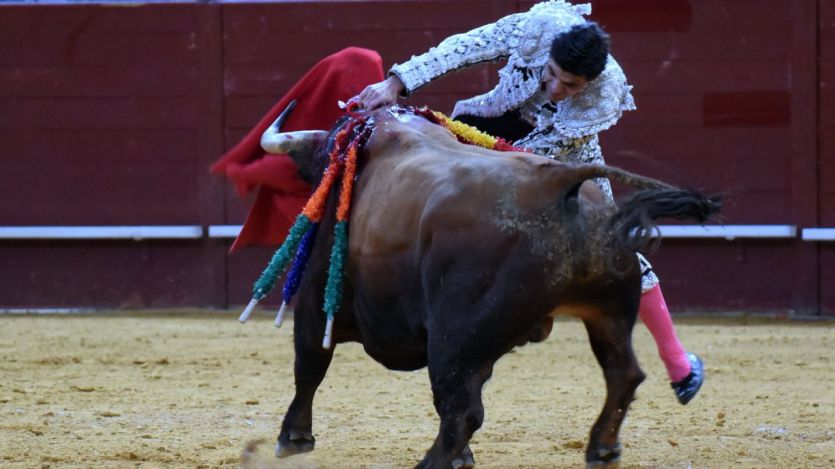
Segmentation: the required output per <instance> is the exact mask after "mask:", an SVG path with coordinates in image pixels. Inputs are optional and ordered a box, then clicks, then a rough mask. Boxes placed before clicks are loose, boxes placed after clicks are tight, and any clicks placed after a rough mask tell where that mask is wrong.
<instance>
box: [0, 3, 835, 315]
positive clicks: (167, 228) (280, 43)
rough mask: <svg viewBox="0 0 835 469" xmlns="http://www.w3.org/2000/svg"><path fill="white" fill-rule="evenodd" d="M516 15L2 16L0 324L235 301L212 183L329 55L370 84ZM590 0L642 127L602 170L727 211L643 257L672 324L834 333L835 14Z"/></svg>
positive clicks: (450, 86)
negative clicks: (728, 321)
mask: <svg viewBox="0 0 835 469" xmlns="http://www.w3.org/2000/svg"><path fill="white" fill-rule="evenodd" d="M532 3H533V2H530V1H510V0H499V1H490V2H485V1H428V0H424V1H421V0H412V1H400V0H398V1H383V0H380V1H369V2H355V1H323V2H315V1H299V2H259V3H237V2H230V3H217V2H209V3H205V2H200V3H168V4H157V3H154V4H135V5H131V6H130V7H125V6H124V5H112V4H105V5H37V6H31V5H29V6H25V5H12V6H10V5H0V273H2V275H0V308H5V309H14V308H22V309H26V308H76V307H82V308H87V307H90V308H110V307H192V306H198V307H225V306H229V305H239V304H242V303H245V302H246V300H247V298H248V296H249V290H250V286H251V283H252V281H253V280H254V279H255V277H256V275H257V274H258V273H259V272H260V270H261V268H262V266H263V265H264V263H265V262H266V260H267V258H268V256H269V255H270V252H271V250H270V249H267V248H253V249H245V250H243V251H240V252H237V253H235V254H233V255H229V254H228V253H227V251H228V248H229V246H230V244H231V241H232V238H231V237H230V235H229V234H228V233H229V230H231V232H232V233H234V230H235V227H236V226H237V225H240V224H241V223H242V222H243V221H244V219H245V217H246V212H247V209H248V207H249V205H250V204H251V202H252V198H251V196H250V197H247V198H244V199H241V198H239V197H238V196H237V194H235V192H234V189H233V188H232V187H231V186H230V185H228V184H226V183H225V181H224V180H222V179H221V178H219V177H216V176H212V175H210V174H209V172H208V167H209V165H210V164H211V163H212V162H213V161H214V160H215V159H216V158H217V157H218V156H219V155H220V154H222V153H223V152H224V151H225V150H226V149H228V148H230V147H231V146H232V145H234V144H235V143H236V142H237V141H238V140H239V139H240V138H241V137H242V136H243V135H244V133H245V132H246V131H247V130H248V129H249V128H250V127H251V126H252V125H253V124H254V123H255V122H256V121H257V120H258V119H259V118H260V117H261V115H262V114H263V113H264V112H265V111H266V110H267V109H268V108H269V107H271V105H272V104H273V103H274V102H275V101H276V99H277V98H278V97H279V96H281V94H282V93H283V92H284V91H286V90H287V89H288V88H289V87H290V86H291V85H292V84H293V83H294V81H295V80H296V79H297V78H299V77H300V76H301V75H302V74H303V73H304V72H305V71H306V70H307V69H308V67H310V66H311V65H312V64H314V63H315V62H316V61H318V60H319V59H320V58H322V57H324V56H325V55H327V54H330V53H332V52H335V51H337V50H339V49H341V48H343V47H346V46H349V45H356V46H363V47H368V48H372V49H376V50H378V51H379V52H380V54H381V55H382V56H383V57H384V59H385V60H386V63H385V66H389V65H391V64H392V63H394V62H397V61H401V60H404V59H406V58H408V57H409V56H410V55H411V54H416V53H419V52H422V51H424V50H426V49H427V48H428V47H430V46H432V45H435V44H436V43H438V42H439V41H440V40H442V39H443V38H445V37H447V36H449V35H450V34H453V33H455V32H460V31H464V30H467V29H470V28H473V27H476V26H479V25H482V24H485V23H487V22H490V21H493V20H495V19H496V18H499V17H501V16H503V15H505V14H508V13H511V12H514V11H523V10H525V9H527V8H528V7H529V6H530V5H531V4H532ZM591 3H592V5H593V9H594V14H593V17H594V18H595V19H596V20H598V21H599V22H600V23H601V24H602V25H603V26H604V27H605V28H606V29H607V30H608V31H609V32H610V33H611V35H612V38H613V52H614V55H615V57H616V58H617V59H618V61H619V62H620V63H621V65H622V66H623V68H624V69H625V71H626V73H627V76H628V77H629V79H630V81H631V82H632V84H633V85H634V86H635V89H634V94H635V97H636V101H637V104H638V108H639V109H638V111H635V112H630V113H627V114H626V115H625V116H624V117H623V119H622V120H621V122H620V123H619V124H618V125H617V126H616V127H615V128H613V129H612V130H609V131H607V132H604V134H603V135H602V142H603V148H604V155H605V156H606V159H607V161H608V162H609V163H611V164H614V165H618V166H621V167H624V168H627V169H630V170H633V171H637V172H641V173H644V174H648V175H651V176H654V177H658V178H661V179H664V180H667V181H669V182H672V183H675V184H680V185H683V186H691V187H700V188H704V189H706V190H709V191H727V192H728V193H729V195H730V198H729V203H728V206H727V210H726V211H725V214H724V219H723V223H724V224H725V225H724V226H723V227H719V228H717V229H715V230H713V231H712V232H710V233H707V232H705V231H704V230H702V231H698V230H696V231H694V230H693V229H692V227H683V228H682V229H681V230H679V231H676V230H675V228H676V227H674V226H673V227H670V229H669V230H667V231H665V232H666V233H669V234H670V235H671V236H670V237H667V238H666V239H665V240H664V242H663V246H662V247H661V249H660V250H659V251H658V252H656V253H655V254H653V255H652V256H651V259H652V260H653V262H654V264H655V267H656V270H657V272H658V273H659V275H660V277H661V279H662V283H663V285H664V288H665V293H666V295H667V297H668V300H669V302H670V304H671V307H672V308H673V309H674V310H675V311H679V312H681V311H744V312H751V313H770V314H785V315H817V314H824V315H835V292H834V291H833V289H832V288H831V286H832V285H833V284H835V244H833V243H832V240H831V239H832V238H835V236H832V233H833V231H827V230H832V229H833V227H835V189H833V187H835V179H834V178H835V143H833V142H835V139H833V138H832V135H833V132H835V65H833V64H835V60H833V59H835V1H832V0H803V1H793V0H706V1H687V0H633V1H630V2H623V1H619V0H593V1H592V2H591ZM496 69H497V65H488V66H485V67H480V68H477V69H472V70H467V71H465V72H461V73H457V74H454V75H452V76H449V77H446V78H444V79H443V80H441V81H439V82H438V83H436V84H433V85H432V86H431V87H428V88H426V89H423V90H421V91H420V92H419V93H418V94H417V95H416V96H415V97H414V98H411V99H410V100H409V101H407V102H410V103H412V104H426V105H428V106H430V107H432V108H435V109H438V110H442V111H446V112H449V111H450V110H451V108H452V104H453V103H454V101H455V100H456V99H459V98H462V97H466V96H471V95H473V94H476V93H478V92H480V91H483V90H486V89H488V88H489V87H490V85H491V84H492V83H493V82H494V80H495V78H494V75H495V70H496ZM57 227H63V228H57ZM79 227H90V229H88V230H86V231H85V230H80V229H79ZM126 227H128V229H125V228H126ZM120 228H121V230H120ZM225 230H226V231H225ZM224 233H226V234H224ZM676 233H678V234H676ZM713 233H716V234H713Z"/></svg>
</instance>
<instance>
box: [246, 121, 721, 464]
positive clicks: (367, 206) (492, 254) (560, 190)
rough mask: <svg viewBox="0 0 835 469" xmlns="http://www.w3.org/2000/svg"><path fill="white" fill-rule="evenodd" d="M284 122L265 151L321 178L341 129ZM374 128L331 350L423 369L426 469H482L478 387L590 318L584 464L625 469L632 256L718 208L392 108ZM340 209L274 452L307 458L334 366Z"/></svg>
mask: <svg viewBox="0 0 835 469" xmlns="http://www.w3.org/2000/svg"><path fill="white" fill-rule="evenodd" d="M287 112H289V111H287ZM287 112H285V113H284V114H283V115H282V116H280V117H279V119H278V120H277V121H276V123H275V124H274V125H273V126H272V127H271V128H270V129H269V130H267V132H266V133H265V134H264V136H263V138H262V146H263V147H264V148H265V149H266V150H267V151H269V152H272V153H282V154H289V155H290V156H291V157H292V158H293V159H294V160H295V161H296V162H297V164H298V166H299V168H300V174H301V175H302V176H303V177H306V178H308V179H313V178H315V177H316V176H315V175H316V174H321V168H322V164H323V163H322V162H323V160H325V159H326V158H323V156H322V155H326V154H327V153H328V149H329V147H331V146H333V140H334V134H335V131H336V130H338V129H339V124H338V125H337V127H336V128H335V130H334V131H331V132H330V133H328V132H325V131H304V132H292V133H280V126H281V123H282V121H283V120H284V119H285V118H286V115H287ZM372 118H373V120H374V123H375V130H374V131H373V133H372V134H371V136H370V138H368V141H367V143H366V145H365V149H364V151H363V154H362V155H361V157H362V160H363V167H362V170H361V171H360V172H359V173H358V176H357V179H356V186H355V189H354V196H353V208H352V217H351V222H350V227H349V243H348V255H347V261H346V263H345V272H344V274H345V277H344V293H343V296H342V298H341V307H340V313H339V314H338V315H337V316H336V319H335V322H334V323H333V325H332V328H333V329H332V340H333V343H334V344H338V343H342V342H348V341H356V342H359V343H361V344H362V345H363V346H364V348H365V351H366V352H367V353H368V355H370V356H371V357H372V358H373V359H374V360H376V361H378V362H379V363H381V364H382V365H383V366H385V367H387V368H389V369H392V370H416V369H419V368H422V367H428V371H429V378H430V381H431V386H432V392H433V397H434V405H435V409H436V411H437V412H438V415H439V416H440V428H439V431H438V435H437V437H436V439H435V441H434V443H433V444H432V446H431V447H430V448H429V450H428V451H427V452H426V454H425V456H424V458H423V460H422V461H421V462H420V463H419V464H418V466H417V467H426V468H428V467H433V468H441V467H443V468H448V467H473V465H474V458H473V455H472V452H471V451H470V448H469V440H470V438H471V437H472V435H473V433H474V432H475V431H476V430H478V429H479V428H480V427H481V425H482V422H483V420H484V407H483V404H482V396H481V391H482V386H483V385H484V383H485V382H486V381H487V380H488V379H489V378H490V376H491V374H492V372H493V366H494V365H495V363H496V362H497V360H499V358H501V357H502V356H503V355H505V354H506V353H508V352H509V351H510V350H512V349H513V348H514V347H517V346H521V345H524V344H526V343H528V342H540V341H542V340H545V339H546V338H547V337H548V335H549V333H550V332H551V328H552V326H553V320H554V317H555V316H557V315H569V316H574V317H576V318H579V319H580V320H582V321H583V323H584V324H585V327H586V330H587V332H588V337H589V341H590V343H591V347H592V350H593V352H594V355H595V357H596V358H597V360H598V362H599V364H600V366H601V368H602V369H603V375H604V377H605V382H606V400H605V403H604V405H603V409H602V411H601V412H600V415H599V417H598V418H597V420H596V421H595V423H594V425H593V426H592V428H591V431H590V434H589V441H588V446H587V449H586V462H587V464H588V465H589V466H606V465H610V464H613V463H616V462H617V461H618V460H619V458H620V455H621V446H620V444H619V441H618V433H619V430H620V426H621V423H622V422H623V419H624V417H625V416H626V411H627V409H628V407H629V404H630V402H631V401H632V400H633V396H634V392H635V389H636V388H637V387H638V385H639V384H640V383H641V382H642V381H643V379H644V377H645V375H644V373H643V372H642V371H641V369H640V367H639V366H638V362H637V360H636V358H635V354H634V353H633V350H632V344H631V336H632V328H633V326H634V324H635V320H636V317H637V312H638V304H639V301H640V294H641V282H640V276H641V272H640V270H639V265H638V262H637V260H636V256H635V252H636V251H638V250H642V249H645V248H646V247H647V246H648V245H649V244H650V243H651V242H652V241H651V240H652V239H653V234H654V233H653V232H654V230H655V224H654V221H655V220H657V219H659V218H661V217H674V218H693V219H695V220H697V221H699V222H705V221H706V220H708V219H709V218H710V217H711V216H712V215H713V214H715V213H717V212H718V210H719V208H720V205H721V203H720V200H719V199H718V198H716V197H707V196H705V195H703V194H701V193H698V192H696V191H691V190H682V189H678V188H675V187H672V186H669V185H667V184H664V183H662V182H659V181H656V180H653V179H650V178H646V177H642V176H639V175H635V174H632V173H629V172H626V171H623V170H621V169H617V168H614V167H611V166H598V165H570V164H564V163H560V162H557V161H553V160H550V159H547V158H543V157H540V156H536V155H530V154H527V153H514V152H497V151H491V150H487V149H483V148H479V147H475V146H472V145H464V144H462V143H460V142H459V141H458V140H456V138H455V137H454V136H453V135H452V134H451V133H450V132H449V131H448V130H447V129H446V128H444V127H442V126H439V125H436V124H434V123H431V122H429V121H428V120H426V119H424V118H422V117H419V116H416V115H414V114H410V113H407V112H400V111H398V108H388V109H383V110H378V111H375V112H374V113H373V114H372ZM316 165H319V169H318V170H317V169H314V168H315V167H316ZM601 177H605V178H609V179H611V180H613V181H616V182H618V183H621V184H624V185H627V186H631V187H635V188H638V189H641V190H639V191H635V192H634V193H633V194H631V195H630V196H629V197H627V198H626V199H624V200H623V201H622V202H621V203H620V204H619V205H614V204H612V203H610V202H608V201H607V200H606V198H605V197H604V196H603V194H602V193H601V191H600V190H599V189H598V188H597V186H596V185H595V184H594V183H592V182H591V181H590V179H592V178H601ZM331 199H332V200H330V201H329V207H330V208H329V209H328V210H329V215H326V217H325V218H324V219H323V220H322V225H321V228H320V230H319V233H320V237H321V236H325V239H320V240H319V241H317V243H316V245H315V247H314V248H313V251H312V253H311V255H310V259H309V264H308V267H307V270H306V271H305V274H304V277H303V278H302V283H301V289H300V293H299V297H298V302H297V305H296V307H295V316H294V318H295V319H294V345H295V397H294V398H293V400H292V402H291V404H290V406H289V408H288V410H287V413H286V415H285V417H284V421H283V423H282V425H281V431H280V434H279V435H278V442H277V445H276V455H277V456H279V457H284V456H289V455H293V454H297V453H302V452H308V451H312V450H313V448H314V444H315V439H314V437H313V433H312V404H313V397H314V394H315V392H316V389H317V388H318V386H319V385H320V383H321V382H322V380H323V378H324V376H325V373H326V371H327V369H328V367H329V365H330V363H331V359H332V357H333V347H327V348H326V347H322V345H321V344H322V341H323V336H324V335H325V332H323V331H324V330H325V317H324V315H323V314H322V309H323V298H322V291H323V288H324V285H325V282H326V280H327V275H328V273H327V271H328V257H329V254H330V251H329V246H330V244H331V243H332V242H333V235H332V234H331V235H328V234H327V233H332V230H331V229H330V228H332V227H333V225H334V216H333V211H334V205H335V204H336V201H335V200H333V199H335V197H331ZM321 233H325V234H321ZM327 340H328V339H327V338H326V341H327Z"/></svg>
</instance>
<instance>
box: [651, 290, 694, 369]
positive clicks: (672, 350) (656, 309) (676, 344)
mask: <svg viewBox="0 0 835 469" xmlns="http://www.w3.org/2000/svg"><path fill="white" fill-rule="evenodd" d="M638 315H639V316H640V317H641V321H643V322H644V324H646V326H647V329H649V332H650V333H651V334H652V337H653V338H654V339H655V345H656V346H657V347H658V355H659V356H660V357H661V360H662V361H663V362H664V366H665V367H667V374H668V375H669V376H670V381H672V382H674V383H675V382H678V381H681V380H682V379H684V378H685V377H687V375H688V374H689V373H690V362H689V361H688V360H687V354H686V352H685V350H684V346H682V345H681V342H680V341H679V340H678V337H677V336H676V330H675V328H674V327H673V320H672V318H670V311H669V310H668V309H667V303H666V302H665V301H664V295H662V294H661V287H660V286H659V285H656V286H655V287H653V288H652V290H649V291H647V292H646V293H644V294H643V295H641V305H640V307H639V308H638Z"/></svg>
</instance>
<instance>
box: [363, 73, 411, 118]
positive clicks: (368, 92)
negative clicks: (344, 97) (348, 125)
mask: <svg viewBox="0 0 835 469" xmlns="http://www.w3.org/2000/svg"><path fill="white" fill-rule="evenodd" d="M402 91H403V83H401V82H400V79H399V78H397V77H396V76H394V75H391V76H389V77H388V78H386V79H385V80H383V81H381V82H379V83H374V84H373V85H368V86H366V87H365V89H364V90H362V93H360V94H358V95H356V96H354V97H353V98H351V101H356V102H357V103H359V104H360V106H362V107H363V108H365V109H368V110H369V111H372V110H374V109H377V108H378V107H381V106H388V105H390V104H395V103H396V102H397V97H398V96H400V92H402Z"/></svg>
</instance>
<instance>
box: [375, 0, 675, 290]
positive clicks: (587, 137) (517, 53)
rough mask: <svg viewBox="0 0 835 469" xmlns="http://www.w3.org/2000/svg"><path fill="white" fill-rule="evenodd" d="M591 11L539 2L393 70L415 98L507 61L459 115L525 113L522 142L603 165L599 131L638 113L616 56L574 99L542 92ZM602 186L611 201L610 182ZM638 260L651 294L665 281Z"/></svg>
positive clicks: (555, 0) (462, 104)
mask: <svg viewBox="0 0 835 469" xmlns="http://www.w3.org/2000/svg"><path fill="white" fill-rule="evenodd" d="M589 14H591V5H589V4H578V5H572V4H570V3H568V2H566V1H564V0H551V1H545V2H542V3H538V4H536V5H534V6H533V7H532V8H531V9H530V10H529V11H528V12H525V13H517V14H513V15H509V16H506V17H504V18H501V19H500V20H498V21H496V22H495V23H492V24H488V25H485V26H482V27H480V28H477V29H474V30H472V31H469V32H466V33H463V34H457V35H454V36H450V37H449V38H447V39H445V40H444V41H442V42H441V43H440V44H438V45H437V46H436V47H433V48H431V49H429V51H428V52H426V53H425V54H422V55H418V56H412V58H411V59H409V60H408V61H406V62H404V63H402V64H398V65H394V66H393V67H392V68H391V70H390V71H389V73H391V74H393V75H396V76H397V77H398V78H400V81H401V82H403V85H404V86H405V91H404V93H405V95H407V96H408V95H409V94H411V93H413V92H415V91H416V90H417V89H418V88H420V87H422V86H424V85H426V84H428V83H429V82H431V81H433V80H435V79H436V78H439V77H441V76H443V75H445V74H448V73H451V72H454V71H456V70H460V69H462V68H465V67H468V66H471V65H475V64H478V63H481V62H487V61H497V60H499V59H504V58H506V59H507V64H506V65H505V66H504V67H502V69H501V70H499V83H498V85H496V87H495V88H494V89H492V90H490V91H489V92H487V93H484V94H482V95H479V96H475V97H473V98H470V99H465V100H462V101H459V102H458V103H456V105H455V109H454V110H453V112H452V117H453V118H454V117H456V116H458V115H461V114H470V115H475V116H482V117H497V116H501V115H502V114H504V113H505V112H507V111H510V110H513V109H519V110H520V112H521V116H522V118H523V119H525V120H526V121H527V122H528V123H530V124H531V125H532V126H534V130H533V131H532V132H531V133H530V134H528V135H527V136H525V137H524V138H522V139H521V140H518V141H517V142H516V145H519V146H522V147H525V148H528V149H530V150H532V151H533V152H534V153H537V154H540V155H544V156H548V157H550V158H554V159H558V160H561V161H567V162H582V163H595V164H604V161H603V152H602V151H601V149H600V142H599V140H598V138H597V133H598V132H601V131H603V130H606V129H608V128H609V127H611V126H613V125H614V124H615V123H616V122H617V121H618V119H620V117H621V115H622V114H623V111H628V110H634V109H635V102H634V100H633V98H632V94H631V90H632V87H631V86H629V85H628V84H627V82H626V76H625V75H624V73H623V70H622V69H621V68H620V65H618V63H617V62H616V61H615V59H614V58H613V57H612V56H609V57H608V60H607V62H606V67H605V68H604V70H603V73H601V74H600V76H598V77H597V78H595V79H594V80H592V81H590V82H589V83H588V84H587V85H586V87H585V88H584V89H583V91H581V92H580V93H577V94H576V95H574V96H573V97H571V98H567V99H564V100H562V101H560V102H558V103H552V102H550V101H549V99H548V96H547V93H545V92H544V91H542V90H541V88H540V85H541V83H542V74H543V73H544V71H545V66H546V64H547V63H548V59H549V53H550V49H551V42H552V41H553V39H554V37H556V36H557V34H559V33H561V32H563V31H566V30H568V29H570V28H571V27H572V26H574V25H577V24H582V23H584V22H585V19H584V18H583V16H586V15H589ZM595 182H596V183H597V184H598V185H599V186H600V188H601V189H602V190H603V192H604V193H605V194H606V195H607V196H608V198H609V200H612V189H611V186H610V184H609V181H608V180H606V179H596V180H595ZM638 259H639V261H640V262H641V271H642V272H643V273H644V275H643V276H642V289H643V291H647V290H649V289H651V288H652V287H654V286H655V285H656V284H657V283H658V278H657V277H656V276H655V274H654V273H653V272H652V270H651V266H650V264H649V262H647V261H646V259H645V258H644V257H643V256H642V255H640V254H639V255H638Z"/></svg>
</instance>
